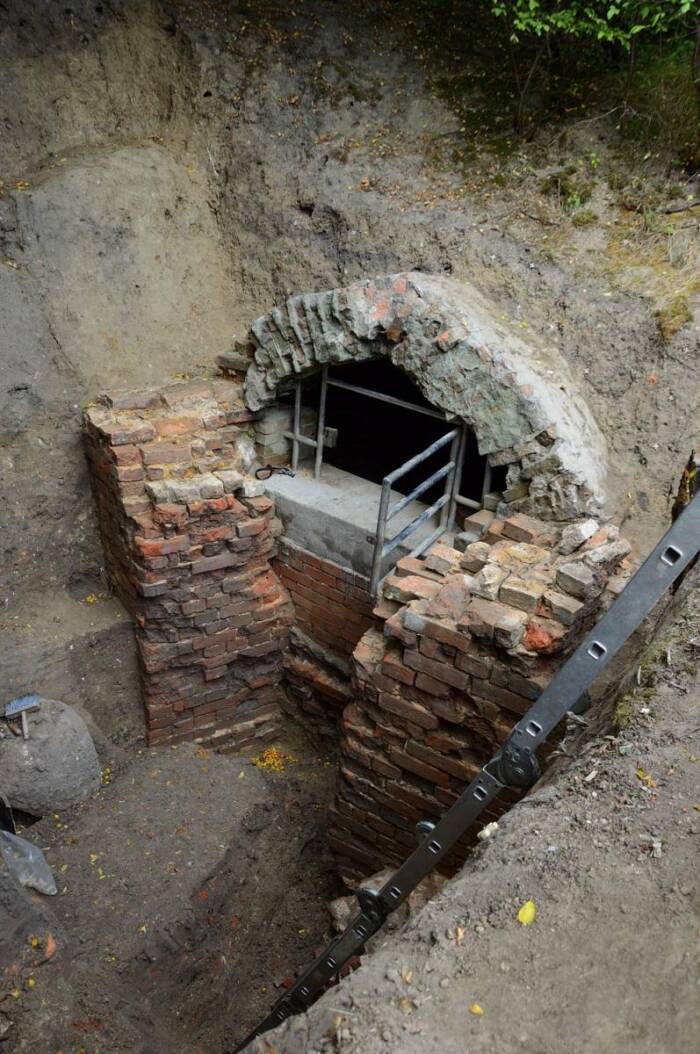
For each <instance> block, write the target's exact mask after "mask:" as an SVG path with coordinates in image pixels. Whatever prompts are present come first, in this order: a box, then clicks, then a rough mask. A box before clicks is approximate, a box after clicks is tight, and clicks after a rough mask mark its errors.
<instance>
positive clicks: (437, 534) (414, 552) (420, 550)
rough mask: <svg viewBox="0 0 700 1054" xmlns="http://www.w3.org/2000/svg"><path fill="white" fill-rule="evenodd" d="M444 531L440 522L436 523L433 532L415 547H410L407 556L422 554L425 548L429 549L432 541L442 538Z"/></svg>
mask: <svg viewBox="0 0 700 1054" xmlns="http://www.w3.org/2000/svg"><path fill="white" fill-rule="evenodd" d="M444 533H445V528H444V527H443V526H442V525H441V524H440V525H438V526H437V527H436V528H435V530H434V531H433V533H432V534H431V535H429V536H428V537H427V538H426V539H425V540H424V541H422V542H420V543H419V544H418V545H417V546H416V547H415V549H411V552H410V553H409V554H408V555H409V556H422V555H423V553H424V552H425V550H426V549H429V548H430V546H431V545H432V544H433V542H436V541H437V540H438V538H442V536H443V534H444Z"/></svg>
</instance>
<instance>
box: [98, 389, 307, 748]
mask: <svg viewBox="0 0 700 1054" xmlns="http://www.w3.org/2000/svg"><path fill="white" fill-rule="evenodd" d="M252 419H253V415H251V414H250V413H249V412H248V411H247V410H246V409H245V407H244V406H243V404H242V403H241V401H240V386H239V385H237V384H235V383H233V382H232V381H224V380H221V381H218V380H215V381H211V382H210V381H201V382H200V381H193V382H183V383H180V384H174V385H170V386H166V387H164V388H161V389H158V390H149V391H145V392H128V393H114V394H111V395H109V394H108V395H105V396H102V397H101V400H100V405H98V406H96V407H93V408H91V409H90V410H88V411H87V413H86V415H85V433H84V434H85V445H86V451H87V455H88V458H89V461H90V465H91V470H92V479H93V484H94V493H95V498H96V503H97V508H98V516H99V522H100V529H101V533H102V540H103V544H104V550H105V556H106V566H107V571H108V574H109V578H110V580H111V583H112V585H113V588H114V590H115V592H116V593H117V595H118V596H119V597H120V598H121V600H122V601H123V603H124V604H125V605H126V607H127V608H128V610H129V612H130V613H131V615H132V616H133V618H134V621H135V627H136V637H137V644H138V652H139V656H140V666H141V675H142V683H143V693H144V703H145V709H146V726H147V738H148V742H149V744H153V743H158V742H162V741H175V740H181V739H190V738H196V739H198V740H201V741H202V742H205V743H206V744H207V745H211V746H216V747H217V748H220V749H224V748H225V749H239V748H240V747H241V746H243V745H245V744H247V743H250V742H254V741H255V740H257V739H265V738H269V737H271V736H273V735H274V734H275V733H276V732H277V730H278V724H279V702H280V699H281V694H282V693H281V689H280V681H281V676H282V664H281V651H282V649H283V648H284V646H285V645H286V642H287V638H288V627H289V624H290V621H291V616H292V609H291V604H290V602H289V597H288V595H287V593H286V590H285V589H284V587H283V586H282V585H281V583H280V582H279V579H278V578H277V576H276V574H275V573H274V572H273V571H272V570H271V567H270V559H271V557H272V556H273V555H274V552H275V548H276V536H277V534H278V533H279V527H280V524H279V521H277V520H275V519H274V508H273V503H272V502H271V501H270V499H269V498H267V497H266V496H265V494H264V487H263V485H262V484H261V483H259V482H258V481H256V480H255V479H253V478H251V477H248V476H246V475H245V469H246V465H247V463H248V461H249V458H250V455H251V452H252V443H251V439H250V437H249V435H248V429H249V428H250V423H251V421H252Z"/></svg>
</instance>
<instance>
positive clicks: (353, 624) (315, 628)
mask: <svg viewBox="0 0 700 1054" xmlns="http://www.w3.org/2000/svg"><path fill="white" fill-rule="evenodd" d="M274 567H275V570H276V571H277V574H278V575H279V577H280V579H281V581H282V582H283V584H284V585H285V586H286V588H287V590H288V591H289V594H290V596H291V598H292V602H293V604H294V613H295V614H294V629H293V631H292V635H291V647H290V650H289V652H288V654H287V655H286V656H285V683H286V686H287V689H288V694H289V697H290V700H291V702H292V703H293V706H294V708H295V709H296V710H298V711H300V712H301V716H302V718H303V720H304V721H305V723H306V724H307V725H310V726H311V727H312V728H313V729H314V730H315V731H316V732H318V733H320V734H322V735H333V736H335V735H337V720H338V717H339V714H340V712H341V711H342V709H343V707H345V706H346V705H347V704H348V703H349V702H350V700H351V688H350V663H349V659H350V657H351V655H352V653H353V651H354V649H355V646H356V645H357V643H358V641H359V640H360V638H361V637H362V635H363V633H364V632H365V630H367V629H368V628H369V627H370V626H371V625H372V624H373V618H372V607H373V602H372V598H371V597H370V594H369V580H368V579H367V578H366V577H365V576H364V575H361V574H358V573H357V572H355V571H353V570H351V569H350V568H348V567H341V566H340V565H339V564H336V563H333V562H332V561H331V560H323V559H321V558H320V557H318V556H315V555H314V554H313V553H310V552H307V551H306V550H305V549H302V548H301V547H300V546H298V545H295V544H294V543H293V542H290V541H289V540H288V539H285V538H282V539H281V540H280V548H279V555H278V557H277V559H276V560H275V563H274Z"/></svg>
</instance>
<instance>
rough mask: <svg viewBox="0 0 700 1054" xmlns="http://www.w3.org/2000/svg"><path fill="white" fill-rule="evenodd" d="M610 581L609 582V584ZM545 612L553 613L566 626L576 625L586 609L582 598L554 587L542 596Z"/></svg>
mask: <svg viewBox="0 0 700 1054" xmlns="http://www.w3.org/2000/svg"><path fill="white" fill-rule="evenodd" d="M609 585H610V583H608V586H609ZM542 601H543V607H544V613H545V614H551V616H552V618H554V619H556V620H557V621H558V622H561V623H563V625H565V626H573V625H575V624H576V623H577V622H578V621H579V619H580V618H581V617H582V615H583V613H584V612H585V610H586V606H585V604H584V603H583V602H582V601H581V600H576V599H575V598H574V597H570V596H567V594H566V593H559V592H557V591H556V590H554V589H548V590H547V591H546V592H545V593H544V596H543V598H542Z"/></svg>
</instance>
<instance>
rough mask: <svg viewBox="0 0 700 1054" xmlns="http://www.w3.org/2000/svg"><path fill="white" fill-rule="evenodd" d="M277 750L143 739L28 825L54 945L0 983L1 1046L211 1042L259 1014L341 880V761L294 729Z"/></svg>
mask: <svg viewBox="0 0 700 1054" xmlns="http://www.w3.org/2000/svg"><path fill="white" fill-rule="evenodd" d="M275 749H276V751H277V753H276V754H275V755H274V757H273V765H272V766H271V765H269V764H267V765H266V764H264V763H263V764H262V765H261V767H258V766H256V765H255V764H253V763H252V760H251V759H250V758H232V757H227V756H221V755H216V754H211V753H208V752H206V751H203V750H201V749H197V748H195V747H194V746H190V745H184V746H179V747H177V748H167V749H166V748H160V749H154V750H143V751H139V752H138V753H137V754H136V755H135V756H134V757H133V759H132V760H131V761H130V763H129V764H128V765H127V766H126V767H125V768H124V769H123V770H122V771H121V772H119V773H118V774H117V775H116V777H115V778H114V779H113V781H112V782H110V783H109V784H108V785H106V786H104V787H103V788H102V790H101V792H100V793H99V794H98V796H97V798H94V799H92V800H91V801H90V802H88V803H86V804H85V805H84V806H82V807H79V808H77V809H75V810H71V811H69V812H65V813H61V814H53V815H52V816H51V817H45V818H44V819H43V820H41V821H40V822H39V823H38V824H35V825H34V826H32V827H31V828H30V829H29V830H28V831H27V832H25V835H26V836H27V837H29V838H30V839H31V840H32V841H33V842H34V843H35V844H38V845H41V846H42V847H43V848H44V849H45V852H46V856H47V859H48V861H49V862H50V864H51V866H52V868H53V870H54V874H55V875H56V879H57V882H58V885H59V895H58V897H56V898H55V899H54V900H53V901H49V900H48V898H42V903H43V905H44V906H45V907H46V906H48V908H49V910H50V911H52V912H53V914H54V916H55V922H56V925H55V927H54V932H56V933H57V934H58V935H59V936H58V941H59V948H58V951H57V953H56V954H55V956H54V957H53V958H52V959H51V961H50V963H47V964H46V965H45V966H43V967H41V968H39V969H38V970H36V971H34V972H33V973H32V974H31V976H32V977H33V978H34V981H35V984H34V986H27V980H28V977H29V974H28V973H27V972H26V971H25V972H24V973H23V974H22V975H21V977H20V978H15V981H17V982H18V988H16V989H15V993H16V994H15V996H13V995H12V994H8V993H3V994H1V995H0V1018H2V1022H3V1023H4V1024H8V1023H10V1027H9V1030H8V1033H7V1042H8V1043H9V1047H6V1046H3V1048H2V1049H3V1054H4V1052H5V1050H11V1051H13V1052H17V1054H21V1052H24V1051H30V1050H31V1051H39V1052H41V1054H44V1052H45V1054H54V1052H55V1051H59V1050H63V1051H66V1052H67V1051H71V1052H73V1051H77V1050H79V1049H83V1050H85V1051H89V1052H90V1054H93V1052H94V1054H97V1052H98V1051H103V1052H106V1051H110V1052H125V1054H126V1052H129V1054H136V1052H141V1054H146V1052H151V1054H161V1052H162V1054H166V1052H172V1051H178V1052H182V1054H185V1052H191V1054H204V1052H207V1054H209V1052H215V1051H223V1050H228V1049H231V1048H232V1047H233V1046H234V1045H235V1044H236V1043H237V1042H240V1040H241V1039H242V1038H243V1036H244V1035H245V1034H246V1032H247V1031H248V1030H249V1029H250V1028H252V1027H253V1025H255V1024H256V1023H257V1021H258V1020H259V1019H260V1018H261V1017H262V1016H263V1015H264V1014H265V1012H266V1011H267V1009H268V1008H269V1006H270V1005H271V1004H272V1003H273V1002H274V1000H275V999H276V998H277V996H278V995H279V994H281V992H282V990H283V986H284V984H285V982H287V979H288V978H289V977H290V976H293V975H294V973H295V972H296V971H297V970H298V969H299V968H301V967H302V966H303V965H305V963H307V962H308V961H309V960H310V959H311V958H313V955H314V951H315V949H316V947H317V945H319V944H321V943H322V942H323V941H324V940H326V939H327V938H328V937H329V936H330V917H329V914H328V910H327V906H326V905H327V902H328V900H330V899H331V898H332V897H333V896H335V895H336V894H337V892H338V888H339V885H338V880H337V878H336V877H335V874H334V872H333V869H332V861H331V859H330V855H329V853H328V851H327V850H326V849H325V847H324V842H323V837H322V830H323V824H324V818H325V808H326V805H327V804H328V801H329V800H330V796H331V793H332V781H333V778H334V775H335V764H334V762H333V761H332V760H331V759H330V758H328V757H322V756H320V755H319V754H318V753H317V752H315V751H314V750H313V749H312V748H311V747H310V745H309V744H308V742H307V741H306V740H305V738H304V737H303V736H301V735H300V734H299V733H298V732H294V731H292V733H291V736H290V738H289V739H288V740H286V741H285V742H280V743H278V744H276V747H275ZM276 758H281V767H282V771H276V768H277V767H278V764H276V763H275V761H274V759H276ZM107 778H109V773H108V774H107Z"/></svg>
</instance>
